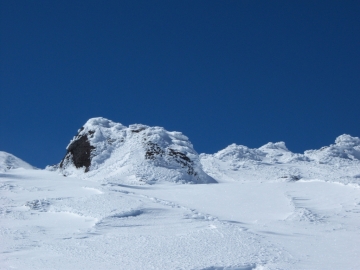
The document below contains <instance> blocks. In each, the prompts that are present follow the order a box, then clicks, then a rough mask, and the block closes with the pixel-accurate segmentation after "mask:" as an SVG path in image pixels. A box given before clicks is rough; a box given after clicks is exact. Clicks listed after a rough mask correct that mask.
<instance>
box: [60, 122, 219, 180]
mask: <svg viewBox="0 0 360 270" xmlns="http://www.w3.org/2000/svg"><path fill="white" fill-rule="evenodd" d="M56 169H57V170H59V171H60V172H61V173H62V174H63V175H65V176H70V175H72V176H81V177H86V178H94V179H102V180H105V179H106V180H107V181H113V182H116V181H120V180H121V182H126V183H128V184H129V183H130V184H131V183H133V184H138V183H141V182H145V183H149V184H151V183H155V182H159V181H170V182H182V183H214V182H215V180H214V179H212V178H211V177H210V176H208V175H207V174H206V173H204V171H203V170H202V165H201V163H200V161H199V156H198V154H197V153H196V151H195V150H194V148H193V146H192V144H191V143H190V141H189V139H188V138H187V137H186V136H184V135H183V134H182V133H180V132H169V131H166V130H165V129H164V128H162V127H149V126H145V125H141V124H135V125H130V126H129V127H125V126H123V125H122V124H120V123H115V122H112V121H110V120H108V119H105V118H101V117H99V118H92V119H89V120H88V121H87V122H86V123H85V125H84V126H83V127H82V128H81V129H80V130H79V131H78V134H77V135H76V136H75V137H74V138H73V140H71V142H70V144H69V145H68V146H67V154H66V156H65V157H64V159H63V160H62V161H61V162H60V164H59V165H58V166H57V167H56Z"/></svg>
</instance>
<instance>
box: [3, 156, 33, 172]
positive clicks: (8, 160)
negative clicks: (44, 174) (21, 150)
mask: <svg viewBox="0 0 360 270" xmlns="http://www.w3.org/2000/svg"><path fill="white" fill-rule="evenodd" d="M18 168H23V169H27V170H32V169H34V167H33V166H31V165H30V164H29V163H26V162H25V161H23V160H21V159H20V158H18V157H15V156H14V155H12V154H9V153H6V152H3V151H0V172H6V171H8V170H11V169H18Z"/></svg>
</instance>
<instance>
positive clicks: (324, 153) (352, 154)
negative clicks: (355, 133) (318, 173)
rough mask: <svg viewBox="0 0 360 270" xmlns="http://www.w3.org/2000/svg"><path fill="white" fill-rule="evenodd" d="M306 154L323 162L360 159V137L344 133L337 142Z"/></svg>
mask: <svg viewBox="0 0 360 270" xmlns="http://www.w3.org/2000/svg"><path fill="white" fill-rule="evenodd" d="M305 155H306V156H308V157H309V158H311V159H313V160H316V161H318V162H320V163H323V164H336V163H349V162H352V161H355V162H358V161H360V138H358V137H351V136H350V135H347V134H344V135H341V136H339V137H337V138H336V140H335V144H331V145H330V146H324V147H322V148H321V149H319V150H308V151H305Z"/></svg>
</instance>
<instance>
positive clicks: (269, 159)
mask: <svg viewBox="0 0 360 270" xmlns="http://www.w3.org/2000/svg"><path fill="white" fill-rule="evenodd" d="M210 156H212V157H214V158H217V159H219V160H221V161H232V162H252V163H255V164H261V163H270V164H276V163H289V162H296V161H307V160H309V158H308V157H306V156H304V155H301V154H296V153H292V152H291V151H289V150H288V149H287V147H286V145H285V143H284V142H277V143H272V142H270V143H267V144H265V145H263V146H261V147H260V148H258V149H257V148H249V147H247V146H243V145H236V144H231V145H229V146H228V147H226V148H225V149H223V150H220V151H219V152H217V153H215V154H214V155H210Z"/></svg>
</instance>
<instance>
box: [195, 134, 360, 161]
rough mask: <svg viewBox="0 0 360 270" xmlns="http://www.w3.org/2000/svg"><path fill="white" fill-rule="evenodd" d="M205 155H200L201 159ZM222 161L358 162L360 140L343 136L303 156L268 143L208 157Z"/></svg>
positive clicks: (231, 148) (280, 144)
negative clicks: (258, 146) (333, 142)
mask: <svg viewBox="0 0 360 270" xmlns="http://www.w3.org/2000/svg"><path fill="white" fill-rule="evenodd" d="M204 156H206V154H202V157H204ZM208 156H213V157H215V158H217V159H220V160H223V161H229V160H232V161H239V162H240V161H252V162H254V163H259V164H260V163H268V164H279V163H294V162H297V161H308V162H320V163H334V162H339V161H341V160H343V161H344V160H345V161H360V138H358V137H352V136H350V135H347V134H344V135H341V136H339V137H337V138H336V140H335V144H332V145H330V146H324V147H322V148H320V149H319V150H307V151H305V152H304V154H298V153H293V152H291V151H290V150H289V149H287V147H286V145H285V143H284V142H277V143H272V142H269V143H267V144H265V145H263V146H261V147H260V148H249V147H247V146H243V145H237V144H231V145H229V146H228V147H226V148H225V149H223V150H220V151H219V152H217V153H215V154H213V155H208Z"/></svg>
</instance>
